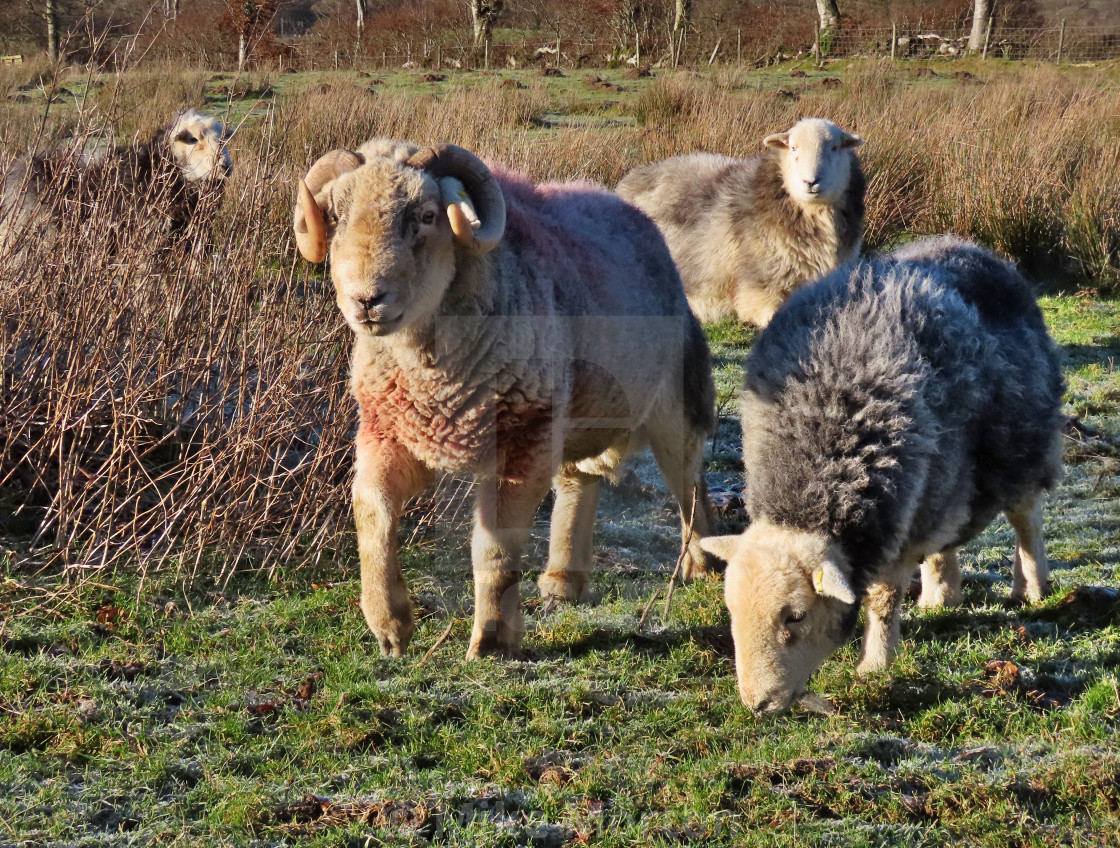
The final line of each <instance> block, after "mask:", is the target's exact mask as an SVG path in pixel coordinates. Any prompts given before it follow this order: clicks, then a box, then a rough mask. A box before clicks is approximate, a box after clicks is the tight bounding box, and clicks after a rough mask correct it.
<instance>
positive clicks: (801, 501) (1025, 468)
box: [702, 236, 1063, 712]
mask: <svg viewBox="0 0 1120 848" xmlns="http://www.w3.org/2000/svg"><path fill="white" fill-rule="evenodd" d="M1062 393H1063V381H1062V375H1061V370H1060V368H1059V366H1058V360H1057V355H1056V351H1055V346H1054V344H1053V342H1052V341H1051V339H1050V337H1049V335H1048V334H1047V332H1046V326H1045V324H1044V323H1043V321H1042V314H1041V312H1040V311H1039V308H1038V306H1037V305H1036V304H1035V301H1034V297H1033V296H1032V294H1031V291H1030V289H1029V288H1028V286H1027V284H1026V282H1025V281H1024V280H1023V279H1022V277H1021V276H1020V275H1019V274H1018V272H1016V271H1015V269H1014V268H1013V267H1012V266H1010V265H1009V264H1007V263H1005V262H1003V261H1001V260H999V259H997V258H996V257H994V256H992V255H991V254H990V253H988V252H986V251H984V250H981V249H980V248H978V247H976V246H975V245H972V244H969V243H968V242H964V241H961V240H960V239H957V238H954V237H950V236H944V237H939V238H934V239H929V240H926V241H922V242H918V243H915V244H913V245H910V246H907V247H905V248H903V249H902V250H899V251H897V252H896V253H894V254H893V255H888V256H885V257H883V258H880V259H877V260H874V261H871V262H862V263H860V264H857V265H854V266H851V267H849V268H845V269H840V270H838V271H836V272H834V273H833V274H831V275H829V276H827V277H825V278H824V279H823V280H821V281H819V282H818V283H816V284H814V285H813V286H809V287H807V288H805V289H803V290H801V291H799V292H797V293H796V294H795V295H794V296H793V297H792V298H791V300H790V301H789V303H788V304H786V306H785V307H783V308H782V309H781V310H780V311H779V312H778V314H777V315H775V316H774V320H773V321H772V322H771V323H770V325H769V326H768V327H767V328H766V330H765V331H764V332H763V333H762V335H761V336H760V337H759V340H758V343H757V344H756V346H755V348H754V350H753V351H752V352H751V355H750V358H749V359H748V361H747V377H746V386H745V389H744V393H743V398H742V422H743V447H744V449H743V460H744V464H745V466H746V470H747V485H746V500H747V510H748V512H749V514H750V516H751V521H752V523H751V526H750V527H749V528H748V529H747V530H746V531H745V532H744V533H743V534H742V535H741V536H723V537H716V538H709V539H705V540H704V542H703V543H702V544H703V546H704V548H705V549H706V550H708V551H709V552H711V553H713V554H716V555H718V556H720V557H722V558H723V559H725V560H727V562H728V569H727V576H726V584H725V592H726V599H727V606H728V608H729V609H730V611H731V626H732V632H733V636H734V640H735V656H736V668H737V672H738V678H739V691H740V694H741V695H742V698H743V701H744V703H746V704H747V706H749V707H751V708H753V709H755V710H757V711H760V712H770V711H778V710H782V709H785V708H786V707H787V706H788V705H789V704H790V702H791V701H792V700H793V699H794V698H795V697H797V696H799V695H800V694H801V693H802V692H803V691H804V686H805V684H806V683H807V681H808V680H809V677H810V676H811V675H812V674H813V673H814V672H815V671H816V669H817V668H818V667H819V666H820V664H821V663H822V662H823V661H824V659H825V658H826V657H827V656H828V655H829V654H831V653H832V652H833V651H834V650H836V648H838V647H839V646H840V645H841V644H842V643H843V642H844V641H845V640H846V639H847V638H848V636H849V635H850V633H851V631H852V629H853V628H854V627H855V624H856V619H857V617H858V614H859V606H860V600H861V599H862V601H863V605H864V607H865V609H866V613H867V625H866V632H865V636H864V644H863V654H862V659H861V662H860V666H859V670H860V672H867V671H871V670H876V669H882V668H885V667H886V666H887V665H888V664H889V663H890V660H891V657H892V655H893V652H894V650H895V647H896V646H897V643H898V639H899V617H900V609H901V602H902V597H903V594H904V592H905V588H906V586H907V584H908V582H909V580H910V577H911V575H912V574H913V572H914V569H915V568H916V567H917V566H918V564H919V563H920V562H922V560H923V559H924V558H926V557H930V556H931V555H933V556H937V555H939V554H941V553H942V552H945V553H946V554H947V555H951V554H952V552H953V550H954V549H955V548H956V547H958V546H959V545H962V544H964V543H965V542H967V541H969V540H970V539H972V538H973V537H975V536H976V535H977V534H978V533H980V531H982V530H983V529H984V528H985V527H986V526H987V525H988V523H989V522H990V521H991V520H992V519H993V518H994V517H995V515H996V514H997V513H999V512H1001V511H1002V512H1003V513H1005V514H1006V516H1007V518H1008V520H1009V521H1010V522H1011V526H1012V527H1013V528H1014V529H1015V533H1016V535H1017V537H1018V548H1017V551H1016V554H1015V561H1014V576H1013V584H1012V596H1013V597H1014V598H1017V599H1023V600H1028V601H1038V600H1039V599H1040V598H1041V597H1042V595H1043V593H1044V591H1045V590H1046V585H1047V574H1048V568H1047V562H1046V553H1045V550H1044V549H1043V542H1042V498H1043V494H1044V492H1045V491H1046V490H1048V489H1051V488H1052V487H1053V486H1055V485H1056V484H1057V482H1058V480H1059V479H1060V477H1061V473H1062V468H1061V444H1060V428H1061V424H1062V415H1061V401H1062ZM952 562H953V563H954V564H955V558H953V560H952ZM940 564H944V563H943V560H941V561H940ZM924 576H925V577H926V578H927V579H931V578H934V577H936V576H937V575H936V574H935V573H927V574H925V575H924ZM944 577H945V579H946V580H947V581H949V582H953V581H955V582H956V584H957V585H956V586H955V587H949V588H950V589H953V590H955V591H957V592H958V593H959V575H955V576H954V574H953V573H950V574H946V575H944ZM927 588H928V587H927ZM943 595H944V593H943Z"/></svg>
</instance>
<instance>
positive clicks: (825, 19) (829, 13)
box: [817, 0, 840, 32]
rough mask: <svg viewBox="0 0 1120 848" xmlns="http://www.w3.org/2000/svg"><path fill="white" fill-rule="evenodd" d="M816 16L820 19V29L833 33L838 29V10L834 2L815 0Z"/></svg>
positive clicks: (830, 0) (832, 0)
mask: <svg viewBox="0 0 1120 848" xmlns="http://www.w3.org/2000/svg"><path fill="white" fill-rule="evenodd" d="M817 16H818V17H819V18H820V19H821V29H823V30H831V31H833V32H835V31H836V30H838V29H840V10H839V9H838V8H837V7H836V0H817Z"/></svg>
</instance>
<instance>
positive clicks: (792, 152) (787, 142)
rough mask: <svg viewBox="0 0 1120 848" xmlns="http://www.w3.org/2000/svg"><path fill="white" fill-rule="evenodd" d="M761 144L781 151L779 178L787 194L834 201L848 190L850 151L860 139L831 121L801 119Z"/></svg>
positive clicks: (806, 201)
mask: <svg viewBox="0 0 1120 848" xmlns="http://www.w3.org/2000/svg"><path fill="white" fill-rule="evenodd" d="M762 143H763V144H764V145H766V146H767V147H772V148H777V149H778V150H780V151H782V155H781V165H782V177H783V181H784V182H785V186H786V191H787V192H789V195H790V197H792V198H793V199H794V200H796V201H798V202H799V203H803V204H813V203H820V204H834V203H836V202H837V201H838V200H840V198H841V197H842V196H843V195H844V192H845V191H847V189H848V181H849V179H850V177H851V173H852V160H853V158H854V153H853V151H854V150H855V148H857V147H859V146H860V145H861V144H863V139H862V138H861V137H860V136H858V135H855V134H854V133H849V132H845V131H844V130H842V129H840V127H838V126H836V124H834V123H832V121H826V120H825V119H823V118H802V119H801V120H800V121H798V122H797V123H796V124H794V125H793V126H792V127H791V128H790V129H789V130H787V131H786V132H781V133H775V134H774V135H768V136H766V138H764V139H763V140H762Z"/></svg>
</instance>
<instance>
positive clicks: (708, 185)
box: [617, 118, 865, 327]
mask: <svg viewBox="0 0 1120 848" xmlns="http://www.w3.org/2000/svg"><path fill="white" fill-rule="evenodd" d="M762 143H763V144H764V145H766V147H767V148H768V149H767V150H766V151H765V152H764V153H762V154H760V155H758V156H754V157H751V158H749V159H732V158H729V157H727V156H716V155H713V154H710V153H695V154H692V155H689V156H675V157H673V158H672V159H666V160H665V161H664V162H657V163H654V164H652V165H645V166H643V167H640V168H636V169H635V170H633V171H631V172H630V173H629V174H627V175H626V176H625V177H623V179H622V181H621V182H620V183H619V184H618V189H617V191H618V193H619V195H620V196H621V197H622V198H623V199H624V200H627V201H629V202H630V203H633V204H634V205H636V206H637V207H638V208H639V209H641V210H642V211H644V212H645V213H646V214H647V215H649V216H650V217H651V218H653V220H654V221H655V222H656V223H657V225H658V226H659V227H660V228H661V231H662V232H663V233H664V234H665V240H666V241H667V242H668V244H669V250H670V251H672V254H673V259H674V260H675V261H676V263H677V268H679V269H680V274H681V280H682V281H683V282H684V288H685V292H686V293H687V294H688V301H689V303H690V304H691V305H692V309H693V311H694V312H695V313H696V315H697V317H698V318H700V320H701V321H716V320H719V319H720V318H723V317H726V316H728V315H736V316H738V318H739V320H740V321H746V322H750V323H752V324H755V325H757V326H759V327H764V326H765V325H766V323H767V322H768V321H769V320H770V317H771V316H772V315H773V314H774V311H775V310H776V309H777V308H778V307H779V306H781V305H782V304H783V303H784V302H785V301H786V299H787V298H788V297H789V295H790V292H792V291H793V290H794V289H795V288H796V287H797V286H799V285H801V284H802V283H805V282H807V281H809V280H813V279H816V278H817V277H818V276H820V275H822V274H825V273H827V272H828V271H831V270H832V269H833V268H836V267H838V266H840V265H842V264H844V263H845V262H847V261H849V260H850V259H852V258H853V257H855V256H856V255H857V254H858V253H859V246H860V240H861V239H862V237H863V197H864V188H865V182H864V177H863V171H862V169H861V168H860V163H859V158H858V157H857V156H856V155H855V152H854V151H855V148H856V147H858V146H859V145H860V144H862V143H863V139H862V138H860V137H859V136H858V135H853V134H852V133H849V132H845V131H844V130H842V129H840V127H838V126H836V124H834V123H832V122H831V121H826V120H824V119H821V118H804V119H802V120H800V121H798V122H797V123H796V124H794V125H793V127H792V128H791V129H790V130H788V131H787V132H782V133H776V134H774V135H770V136H767V137H766V138H765V139H763V142H762Z"/></svg>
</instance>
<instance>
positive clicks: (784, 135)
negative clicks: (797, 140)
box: [762, 130, 789, 148]
mask: <svg viewBox="0 0 1120 848" xmlns="http://www.w3.org/2000/svg"><path fill="white" fill-rule="evenodd" d="M762 144H763V145H764V146H765V147H781V148H786V147H789V131H788V130H787V131H786V132H780V133H774V134H773V135H768V136H766V138H764V139H762Z"/></svg>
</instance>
